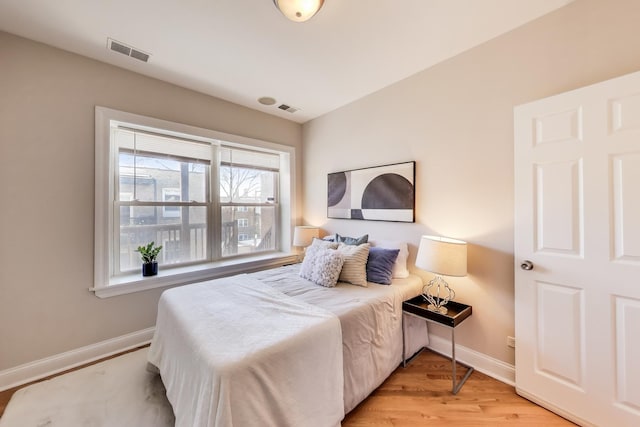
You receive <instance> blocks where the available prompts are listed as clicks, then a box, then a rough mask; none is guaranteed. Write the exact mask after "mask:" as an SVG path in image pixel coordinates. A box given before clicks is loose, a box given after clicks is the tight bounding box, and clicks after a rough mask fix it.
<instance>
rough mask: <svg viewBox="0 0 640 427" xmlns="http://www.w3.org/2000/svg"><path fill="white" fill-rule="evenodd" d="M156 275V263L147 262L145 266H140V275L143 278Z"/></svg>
mask: <svg viewBox="0 0 640 427" xmlns="http://www.w3.org/2000/svg"><path fill="white" fill-rule="evenodd" d="M156 274H158V263H157V262H148V263H146V264H142V275H143V276H155V275H156Z"/></svg>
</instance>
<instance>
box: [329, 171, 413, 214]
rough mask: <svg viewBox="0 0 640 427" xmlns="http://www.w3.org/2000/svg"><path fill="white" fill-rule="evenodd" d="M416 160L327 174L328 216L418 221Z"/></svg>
mask: <svg viewBox="0 0 640 427" xmlns="http://www.w3.org/2000/svg"><path fill="white" fill-rule="evenodd" d="M415 166H416V162H415V161H410V162H403V163H393V164H389V165H382V166H374V167H369V168H361V169H352V170H348V171H342V172H333V173H329V174H328V175H327V217H328V218H336V219H359V220H368V221H391V222H415V199H416V197H415V180H416V167H415Z"/></svg>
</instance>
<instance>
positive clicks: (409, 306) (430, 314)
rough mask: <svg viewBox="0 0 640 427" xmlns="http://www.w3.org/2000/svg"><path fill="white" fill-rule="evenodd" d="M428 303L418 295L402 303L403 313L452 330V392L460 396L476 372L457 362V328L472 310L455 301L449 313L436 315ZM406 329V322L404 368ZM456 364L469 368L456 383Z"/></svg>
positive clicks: (450, 303) (404, 348)
mask: <svg viewBox="0 0 640 427" xmlns="http://www.w3.org/2000/svg"><path fill="white" fill-rule="evenodd" d="M427 305H428V303H427V302H426V301H425V299H424V298H423V297H422V295H418V296H417V297H415V298H411V299H410V300H407V301H405V302H403V303H402V311H403V312H404V313H407V314H410V315H412V316H415V317H418V318H420V319H423V320H426V321H427V322H433V323H438V324H440V325H444V326H446V327H448V328H449V329H450V330H451V366H452V372H453V378H452V382H453V385H452V389H451V392H452V393H453V394H458V391H460V388H461V387H462V386H463V385H464V383H465V382H466V381H467V379H468V378H469V376H470V375H471V373H472V372H473V371H474V369H473V367H471V366H469V365H466V364H464V363H461V362H456V339H455V328H456V326H458V325H459V324H460V323H462V322H463V321H464V320H465V319H466V318H467V317H469V316H471V311H472V308H471V306H470V305H466V304H462V303H459V302H455V301H449V302H448V303H447V305H446V307H447V309H448V312H447V314H440V313H436V312H435V311H431V310H428V309H427ZM404 329H405V327H404V321H403V322H402V366H404V367H406V366H407V358H406V354H405V352H406V345H405V342H404V335H405V330H404ZM456 364H459V365H461V366H463V367H465V368H467V372H466V373H465V374H464V376H463V377H462V379H461V380H460V382H458V383H456Z"/></svg>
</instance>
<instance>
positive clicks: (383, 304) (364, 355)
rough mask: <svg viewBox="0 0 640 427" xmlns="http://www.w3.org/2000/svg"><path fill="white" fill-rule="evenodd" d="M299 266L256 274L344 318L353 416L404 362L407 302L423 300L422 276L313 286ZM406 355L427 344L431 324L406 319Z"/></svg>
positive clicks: (347, 397)
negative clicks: (419, 297) (388, 282)
mask: <svg viewBox="0 0 640 427" xmlns="http://www.w3.org/2000/svg"><path fill="white" fill-rule="evenodd" d="M299 270H300V265H299V264H298V265H291V266H288V267H282V268H277V269H273V270H266V271H261V272H257V273H253V274H252V275H251V276H252V277H255V278H257V279H259V280H261V281H263V282H264V283H268V284H269V285H271V286H273V287H274V288H275V289H277V290H279V291H281V292H283V293H285V294H286V295H289V296H291V297H294V298H296V299H298V300H300V301H304V302H307V303H309V304H312V305H314V306H317V307H322V308H324V309H326V310H329V311H331V312H332V313H334V314H336V315H337V316H338V317H339V318H340V323H341V327H342V341H343V354H344V358H343V365H344V409H345V412H349V411H351V410H352V409H353V408H355V407H356V406H357V405H358V404H359V403H360V402H361V401H362V400H364V399H365V398H366V397H367V396H368V395H369V394H370V393H371V392H372V391H373V390H375V389H376V388H377V387H378V386H380V384H382V383H383V382H384V380H385V379H387V377H388V376H389V375H390V374H391V373H392V372H393V371H394V370H395V369H396V368H397V367H398V365H399V364H400V363H401V361H402V302H403V301H406V300H407V299H410V298H413V297H415V296H416V295H419V294H420V292H421V291H422V286H423V285H422V280H421V279H420V278H419V277H417V276H414V275H412V276H409V277H408V278H406V279H394V280H393V282H392V284H391V285H378V284H375V283H369V286H368V287H366V288H363V287H360V286H354V285H350V284H348V283H338V285H337V286H336V287H335V288H325V287H322V286H318V285H314V284H313V283H311V282H309V281H308V280H305V279H302V278H301V277H299V275H298V272H299ZM404 321H405V332H406V334H405V335H406V343H405V344H406V346H407V352H406V353H407V356H410V355H412V354H414V353H415V352H416V351H418V350H419V349H421V348H422V347H424V346H426V345H427V344H428V335H427V325H426V322H425V321H423V320H421V319H418V318H416V317H413V316H408V315H406V316H405V317H404Z"/></svg>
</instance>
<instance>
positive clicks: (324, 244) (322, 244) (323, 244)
mask: <svg viewBox="0 0 640 427" xmlns="http://www.w3.org/2000/svg"><path fill="white" fill-rule="evenodd" d="M311 248H329V249H338V244H337V243H336V242H334V241H333V240H326V239H318V238H317V237H314V238H313V240H312V241H311V244H310V245H309V246H308V247H307V250H306V252H307V253H308V252H309V249H311Z"/></svg>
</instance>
